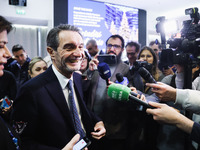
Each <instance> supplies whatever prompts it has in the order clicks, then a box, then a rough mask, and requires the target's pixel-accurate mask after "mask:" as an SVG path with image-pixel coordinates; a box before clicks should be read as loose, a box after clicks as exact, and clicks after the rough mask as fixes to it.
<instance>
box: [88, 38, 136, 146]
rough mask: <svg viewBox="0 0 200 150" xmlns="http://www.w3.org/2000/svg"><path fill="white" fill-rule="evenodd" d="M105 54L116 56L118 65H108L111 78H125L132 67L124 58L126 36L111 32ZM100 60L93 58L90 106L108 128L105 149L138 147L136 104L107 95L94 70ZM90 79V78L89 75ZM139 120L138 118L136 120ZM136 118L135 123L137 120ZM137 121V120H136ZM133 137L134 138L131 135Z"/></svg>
mask: <svg viewBox="0 0 200 150" xmlns="http://www.w3.org/2000/svg"><path fill="white" fill-rule="evenodd" d="M106 50H107V51H106V53H107V54H112V55H115V56H116V59H117V61H116V63H115V64H108V65H109V68H110V70H111V77H110V79H109V80H110V81H112V82H116V81H117V78H116V74H117V73H121V74H122V75H123V76H124V77H126V76H127V75H128V73H129V66H128V65H127V64H125V63H124V62H123V61H122V60H121V55H122V52H123V50H124V39H123V38H122V37H121V36H120V35H112V36H110V37H109V38H108V39H107V41H106ZM98 63H99V61H98V60H97V59H96V58H94V59H92V60H91V61H90V66H89V68H90V71H88V75H89V77H91V83H90V86H89V87H90V89H89V90H90V92H89V93H92V94H90V95H88V96H89V97H88V102H87V105H88V106H89V107H90V109H91V110H93V111H94V112H95V113H96V114H97V115H99V116H100V117H101V118H102V119H103V121H104V123H105V127H106V136H105V138H104V139H103V140H104V142H103V143H102V145H101V146H102V149H109V150H124V149H134V147H135V148H137V147H136V145H135V144H134V143H137V141H138V139H139V136H138V135H139V134H138V131H137V128H138V127H137V125H138V124H137V121H138V120H137V119H136V116H135V115H134V114H136V113H135V112H136V109H134V108H135V107H136V106H135V105H134V104H132V103H129V102H127V103H124V102H119V101H115V100H113V99H111V98H109V97H108V96H107V84H106V81H105V80H104V79H102V78H101V77H100V75H99V72H98V71H96V70H95V68H96V66H97V65H98ZM89 79H90V78H89ZM136 120H137V121H136ZM135 121H136V122H135ZM133 122H134V123H133ZM129 137H131V138H129Z"/></svg>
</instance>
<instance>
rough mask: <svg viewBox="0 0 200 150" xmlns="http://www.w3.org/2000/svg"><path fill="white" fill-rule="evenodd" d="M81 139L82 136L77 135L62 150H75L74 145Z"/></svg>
mask: <svg viewBox="0 0 200 150" xmlns="http://www.w3.org/2000/svg"><path fill="white" fill-rule="evenodd" d="M79 139H80V135H79V134H76V135H75V136H74V137H73V138H72V139H71V141H70V142H69V143H68V144H67V145H66V146H65V147H64V148H63V149H62V150H73V147H74V145H75V144H76V143H77V142H78V141H79ZM84 150H87V148H85V149H84Z"/></svg>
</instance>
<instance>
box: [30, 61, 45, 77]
mask: <svg viewBox="0 0 200 150" xmlns="http://www.w3.org/2000/svg"><path fill="white" fill-rule="evenodd" d="M39 61H43V62H45V63H46V61H44V59H43V58H42V57H34V58H32V59H31V61H30V63H29V66H28V69H29V71H30V73H31V74H32V73H33V72H32V69H33V66H34V65H35V63H37V62H39ZM46 65H47V63H46Z"/></svg>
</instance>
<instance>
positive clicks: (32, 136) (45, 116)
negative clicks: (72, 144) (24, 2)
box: [13, 25, 105, 150]
mask: <svg viewBox="0 0 200 150" xmlns="http://www.w3.org/2000/svg"><path fill="white" fill-rule="evenodd" d="M47 51H48V53H49V54H50V56H51V60H52V64H53V65H52V66H50V67H49V68H48V69H47V70H46V72H44V73H42V74H41V75H39V76H37V77H35V78H33V79H31V80H30V81H28V82H27V83H26V84H24V85H23V86H22V88H21V89H20V91H19V93H18V95H17V98H16V101H15V103H14V111H13V120H14V123H15V125H16V127H18V128H17V129H18V132H19V133H21V138H22V143H23V144H22V147H23V148H24V149H26V150H28V149H37V150H40V149H41V150H44V149H48V150H55V149H63V150H65V146H66V144H67V143H68V142H69V141H70V140H71V138H72V137H73V136H75V134H76V133H77V132H78V131H77V130H76V129H77V125H76V124H75V123H74V122H73V119H74V117H73V115H72V114H73V113H72V105H71V103H70V100H69V99H68V98H69V97H70V96H69V93H70V91H69V90H70V88H69V89H68V88H66V86H67V85H68V82H70V81H71V80H72V81H73V82H72V85H73V86H72V89H74V90H73V93H74V94H73V93H72V92H71V93H72V94H73V97H74V100H75V104H76V109H77V112H78V115H77V116H79V117H78V120H79V122H80V126H81V128H82V131H83V132H84V133H85V135H86V136H87V137H88V138H90V139H91V140H93V138H94V139H100V138H101V137H103V136H104V135H105V128H104V124H103V122H102V121H101V120H100V119H99V118H98V117H96V116H95V115H94V114H93V113H92V112H90V111H89V110H88V109H87V107H86V105H85V103H84V100H83V91H82V79H81V76H80V75H79V74H78V73H75V72H74V71H77V70H79V69H80V64H81V62H82V60H83V58H84V49H83V38H82V36H81V34H80V31H79V29H78V28H76V27H74V26H71V25H60V26H57V27H55V28H53V29H52V30H51V31H50V32H49V34H48V36H47ZM73 109H74V107H73ZM76 119H77V118H76ZM80 126H79V127H80ZM78 133H79V132H78ZM92 137H93V138H92Z"/></svg>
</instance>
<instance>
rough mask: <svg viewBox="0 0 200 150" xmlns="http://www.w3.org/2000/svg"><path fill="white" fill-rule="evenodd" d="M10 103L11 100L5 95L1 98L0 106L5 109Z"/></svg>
mask: <svg viewBox="0 0 200 150" xmlns="http://www.w3.org/2000/svg"><path fill="white" fill-rule="evenodd" d="M10 105H11V100H10V99H9V98H8V97H7V96H5V97H4V98H3V101H2V102H1V105H0V108H1V109H5V108H8V107H10Z"/></svg>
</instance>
